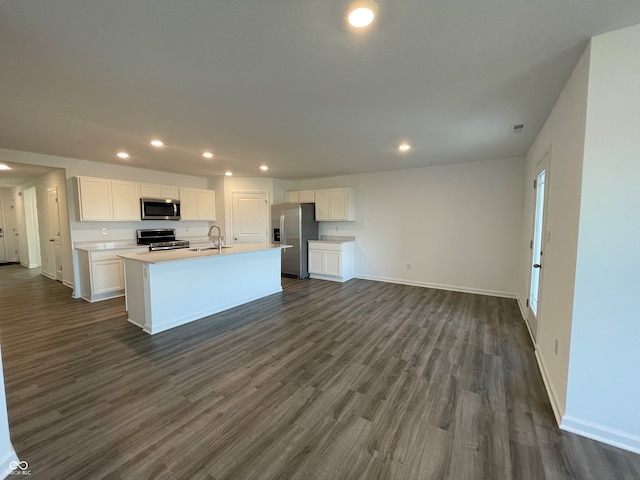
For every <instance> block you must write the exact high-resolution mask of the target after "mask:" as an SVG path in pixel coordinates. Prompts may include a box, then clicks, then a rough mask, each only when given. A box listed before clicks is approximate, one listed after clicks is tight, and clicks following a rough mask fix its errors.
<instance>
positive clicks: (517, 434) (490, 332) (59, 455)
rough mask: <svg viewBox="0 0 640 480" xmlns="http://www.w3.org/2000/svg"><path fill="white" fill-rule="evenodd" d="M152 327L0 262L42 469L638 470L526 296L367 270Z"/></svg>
mask: <svg viewBox="0 0 640 480" xmlns="http://www.w3.org/2000/svg"><path fill="white" fill-rule="evenodd" d="M283 285H284V292H283V293H282V294H277V295H272V296H270V297H268V298H266V299H262V300H259V301H256V302H253V303H250V304H248V305H245V306H242V307H239V308H235V309H233V310H230V311H228V312H224V313H222V314H218V315H215V316H212V317H209V318H207V319H204V320H201V321H198V322H195V323H192V324H190V325H186V326H183V327H179V328H177V329H174V330H170V331H168V332H164V333H161V334H158V335H155V336H153V337H151V336H148V335H146V334H145V333H143V332H142V331H141V330H140V329H138V328H137V327H135V326H133V325H131V324H129V323H127V322H126V321H125V320H126V313H125V310H124V301H123V300H122V299H115V300H108V301H105V302H100V303H96V304H89V303H86V302H84V301H81V300H72V299H71V298H70V294H71V291H70V290H69V289H68V288H67V287H65V286H63V285H61V284H60V283H58V282H55V281H53V280H50V279H47V278H45V277H42V276H40V275H37V272H32V271H29V270H26V269H24V268H22V267H20V266H5V267H2V268H0V315H1V320H0V337H1V340H2V353H3V362H4V375H5V385H6V395H7V403H8V412H9V421H10V429H11V437H12V441H13V445H14V447H15V449H16V451H17V453H18V456H19V457H20V459H21V460H26V461H27V462H29V465H30V470H31V472H32V475H31V477H30V478H34V479H41V478H42V479H63V478H64V479H100V478H106V479H136V480H139V479H217V480H221V479H377V478H380V479H382V478H388V479H403V480H408V479H452V480H475V479H490V480H504V479H514V480H515V479H533V480H540V479H580V480H584V479H593V480H606V479H638V478H640V455H634V454H631V453H628V452H624V451H622V450H618V449H615V448H612V447H609V446H606V445H603V444H600V443H597V442H595V441H591V440H588V439H585V438H581V437H578V436H576V435H573V434H570V433H566V432H562V431H560V430H559V429H557V427H556V426H555V424H554V421H553V417H552V412H551V408H550V405H549V403H548V400H547V397H546V395H545V392H544V387H543V384H542V380H541V377H540V375H539V373H538V371H537V367H536V363H535V358H534V355H533V349H532V346H531V343H530V339H529V338H528V334H527V332H526V328H525V326H524V324H523V321H522V318H521V317H520V314H519V311H518V308H517V305H516V302H515V301H514V300H507V299H499V298H493V297H485V296H480V295H471V294H463V293H455V292H446V291H438V290H431V289H425V288H419V287H410V286H402V285H392V284H384V283H376V282H370V281H364V280H352V281H350V282H348V283H346V284H336V283H333V282H323V281H319V280H290V279H283Z"/></svg>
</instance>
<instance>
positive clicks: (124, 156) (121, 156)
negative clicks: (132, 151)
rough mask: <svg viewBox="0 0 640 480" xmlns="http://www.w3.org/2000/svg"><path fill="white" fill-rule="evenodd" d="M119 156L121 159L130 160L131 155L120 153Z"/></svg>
mask: <svg viewBox="0 0 640 480" xmlns="http://www.w3.org/2000/svg"><path fill="white" fill-rule="evenodd" d="M118 156H119V157H120V158H129V154H128V153H127V152H118Z"/></svg>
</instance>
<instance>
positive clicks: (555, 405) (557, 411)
mask: <svg viewBox="0 0 640 480" xmlns="http://www.w3.org/2000/svg"><path fill="white" fill-rule="evenodd" d="M535 354H536V360H537V361H538V368H539V369H540V373H541V374H542V381H543V382H544V387H545V388H546V389H547V396H548V397H549V402H550V403H551V408H552V409H553V416H554V417H555V418H556V423H557V424H558V426H560V425H562V415H563V414H562V412H561V408H560V401H559V398H558V394H557V392H556V389H555V388H554V386H553V383H551V380H550V379H549V375H548V374H547V368H546V366H545V363H544V360H543V358H542V355H541V354H540V351H539V350H538V349H536V351H535Z"/></svg>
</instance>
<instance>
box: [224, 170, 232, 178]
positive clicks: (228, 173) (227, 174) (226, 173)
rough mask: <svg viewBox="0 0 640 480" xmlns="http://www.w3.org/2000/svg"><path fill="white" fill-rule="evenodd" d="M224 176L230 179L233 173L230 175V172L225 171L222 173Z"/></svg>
mask: <svg viewBox="0 0 640 480" xmlns="http://www.w3.org/2000/svg"><path fill="white" fill-rule="evenodd" d="M224 174H225V175H226V176H227V177H230V176H231V175H233V173H231V172H230V171H228V170H227V171H226V172H224Z"/></svg>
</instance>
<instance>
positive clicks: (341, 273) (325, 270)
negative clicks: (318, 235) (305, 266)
mask: <svg viewBox="0 0 640 480" xmlns="http://www.w3.org/2000/svg"><path fill="white" fill-rule="evenodd" d="M309 275H310V277H311V278H317V279H321V280H332V281H334V282H346V281H347V280H351V279H352V278H353V277H354V275H355V242H326V241H313V240H311V241H309Z"/></svg>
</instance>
